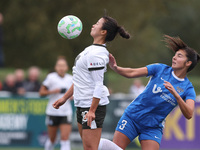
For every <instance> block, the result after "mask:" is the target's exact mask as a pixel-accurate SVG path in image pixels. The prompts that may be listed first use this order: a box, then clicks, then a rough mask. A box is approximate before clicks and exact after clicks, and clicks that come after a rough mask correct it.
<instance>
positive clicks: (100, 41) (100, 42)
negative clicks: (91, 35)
mask: <svg viewBox="0 0 200 150" xmlns="http://www.w3.org/2000/svg"><path fill="white" fill-rule="evenodd" d="M105 43H106V42H105V39H104V38H95V39H94V41H93V44H101V45H102V44H105Z"/></svg>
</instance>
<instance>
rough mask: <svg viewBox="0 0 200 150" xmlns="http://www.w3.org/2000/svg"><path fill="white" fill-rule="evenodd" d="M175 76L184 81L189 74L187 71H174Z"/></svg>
mask: <svg viewBox="0 0 200 150" xmlns="http://www.w3.org/2000/svg"><path fill="white" fill-rule="evenodd" d="M174 74H175V75H176V76H177V77H178V78H180V79H184V78H185V77H186V75H187V72H186V71H185V70H174Z"/></svg>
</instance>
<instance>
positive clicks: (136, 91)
mask: <svg viewBox="0 0 200 150" xmlns="http://www.w3.org/2000/svg"><path fill="white" fill-rule="evenodd" d="M144 89H145V86H144V85H143V83H142V81H141V80H140V79H135V80H133V84H132V85H131V87H130V89H129V93H130V94H133V95H134V96H135V97H137V96H138V95H140V94H141V93H142V92H143V91H144Z"/></svg>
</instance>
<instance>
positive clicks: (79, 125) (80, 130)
mask: <svg viewBox="0 0 200 150" xmlns="http://www.w3.org/2000/svg"><path fill="white" fill-rule="evenodd" d="M78 132H79V134H80V136H81V138H82V124H80V123H78Z"/></svg>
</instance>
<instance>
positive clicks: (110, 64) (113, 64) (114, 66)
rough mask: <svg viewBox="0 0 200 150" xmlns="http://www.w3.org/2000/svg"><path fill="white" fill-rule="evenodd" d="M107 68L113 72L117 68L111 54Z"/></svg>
mask: <svg viewBox="0 0 200 150" xmlns="http://www.w3.org/2000/svg"><path fill="white" fill-rule="evenodd" d="M109 66H110V68H111V69H113V70H114V69H115V68H116V67H117V62H116V60H115V57H114V56H113V55H112V54H109Z"/></svg>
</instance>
